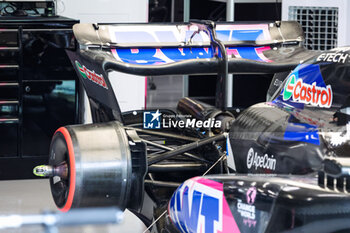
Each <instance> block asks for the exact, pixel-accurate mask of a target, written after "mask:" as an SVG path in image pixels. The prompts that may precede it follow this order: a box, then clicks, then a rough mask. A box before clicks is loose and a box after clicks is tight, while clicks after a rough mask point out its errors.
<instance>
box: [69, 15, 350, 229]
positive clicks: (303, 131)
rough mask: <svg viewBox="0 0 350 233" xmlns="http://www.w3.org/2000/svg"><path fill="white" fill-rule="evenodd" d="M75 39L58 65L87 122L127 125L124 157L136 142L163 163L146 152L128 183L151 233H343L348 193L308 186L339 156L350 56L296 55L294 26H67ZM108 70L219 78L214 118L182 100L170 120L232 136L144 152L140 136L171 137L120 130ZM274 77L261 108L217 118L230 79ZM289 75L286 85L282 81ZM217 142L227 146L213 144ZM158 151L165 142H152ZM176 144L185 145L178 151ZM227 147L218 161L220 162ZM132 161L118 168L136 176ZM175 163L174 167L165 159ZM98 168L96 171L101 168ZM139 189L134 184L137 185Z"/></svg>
mask: <svg viewBox="0 0 350 233" xmlns="http://www.w3.org/2000/svg"><path fill="white" fill-rule="evenodd" d="M74 33H75V36H76V39H77V40H78V42H79V48H77V50H76V51H67V53H68V55H69V57H70V59H71V61H72V64H73V66H74V67H75V69H76V72H77V73H78V75H79V77H80V80H81V82H82V84H83V86H84V88H85V90H86V92H87V95H88V98H89V101H90V106H91V111H92V118H93V122H94V123H102V125H103V126H105V125H108V123H107V122H110V121H115V120H116V121H118V122H121V123H123V124H125V126H124V125H123V126H121V127H125V128H123V129H124V130H125V131H126V135H127V138H128V143H129V144H130V145H133V143H135V142H141V141H142V140H143V142H144V143H146V144H147V148H148V149H149V147H151V146H156V147H157V149H159V148H161V149H162V150H165V151H166V152H164V153H161V154H159V151H157V150H154V148H152V150H151V151H155V152H154V153H151V154H148V155H147V163H146V165H148V169H147V171H146V172H145V171H144V169H142V174H138V176H136V177H137V178H140V177H144V172H145V173H146V177H147V178H148V180H147V182H145V194H146V195H145V196H146V197H145V200H144V202H143V206H142V207H141V206H137V208H133V210H134V212H135V214H137V216H139V217H140V219H142V220H143V221H144V222H145V223H146V225H149V226H152V225H151V221H152V219H157V218H158V217H160V221H159V222H157V224H156V227H153V228H152V230H153V231H154V232H169V231H170V232H176V231H180V232H284V231H285V232H330V231H335V232H337V231H343V230H345V229H349V227H350V226H349V224H347V223H346V221H344V219H345V218H347V217H349V211H348V210H347V205H348V204H347V203H348V201H349V196H348V194H347V193H346V192H347V191H346V190H348V189H347V188H349V190H350V185H348V183H349V184H350V181H349V182H348V183H347V179H346V178H345V179H340V180H339V181H338V183H337V182H334V181H332V180H333V178H332V179H330V180H329V181H330V183H329V185H328V183H327V182H326V183H327V185H324V186H326V187H328V189H325V188H322V187H319V186H318V182H320V183H322V182H321V181H322V179H323V184H324V183H325V180H327V181H328V178H327V175H323V176H317V175H316V172H317V171H323V168H324V161H325V159H327V158H338V157H348V154H349V141H350V139H349V135H350V133H349V132H350V128H349V126H348V124H347V122H348V114H349V113H350V111H348V107H350V106H349V103H350V102H349V101H348V99H349V98H348V96H349V95H348V93H349V90H350V89H349V86H350V85H348V84H349V83H350V82H349V81H350V80H349V77H350V75H349V73H348V71H349V64H350V63H349V60H350V53H349V51H350V49H349V48H340V49H335V50H332V51H328V52H313V51H308V50H305V49H304V48H303V46H302V41H303V39H304V38H303V33H302V31H301V29H300V26H299V25H298V24H297V23H295V22H275V23H258V24H249V23H248V24H234V23H223V24H217V25H215V24H214V23H212V22H201V23H198V22H196V23H190V24H178V25H176V24H175V25H144V24H134V25H120V24H116V25H103V24H102V25H91V24H81V25H75V26H74ZM112 70H115V71H120V72H125V73H129V74H136V75H165V74H169V75H170V74H217V75H218V78H217V86H216V107H217V109H214V110H213V109H210V108H207V109H206V108H204V107H203V106H200V107H198V105H200V104H198V103H197V102H191V101H190V100H182V101H180V103H181V104H183V105H184V106H182V105H181V104H180V109H182V110H183V111H185V112H186V111H187V112H194V114H192V113H191V114H190V115H192V116H193V117H196V116H195V115H196V113H198V116H200V117H203V118H205V117H207V116H213V115H211V114H209V113H218V114H216V115H215V117H216V116H218V115H221V117H223V118H221V119H224V120H223V122H225V123H228V125H229V126H230V127H222V128H221V131H220V130H218V131H219V133H217V134H218V135H214V134H215V133H216V132H214V131H210V130H208V131H205V130H203V129H201V128H200V127H199V128H196V129H192V130H187V131H186V129H181V130H179V129H178V128H176V129H172V132H173V133H174V132H175V134H178V135H175V136H174V135H172V136H171V135H170V137H171V138H172V139H173V141H175V142H176V144H175V145H176V147H175V148H171V147H167V146H166V145H163V144H161V145H159V144H157V143H154V142H152V141H151V142H150V141H149V140H148V139H149V138H150V136H149V135H157V136H162V137H163V136H164V137H169V134H166V133H164V132H149V131H148V132H147V131H142V130H141V129H135V128H132V127H129V126H128V123H127V122H128V121H130V119H124V118H126V116H131V114H130V113H129V114H125V113H121V111H120V108H119V105H118V101H117V99H116V96H115V94H114V92H113V88H112V86H111V84H110V82H109V78H108V72H109V71H112ZM292 70H293V71H292ZM291 71H292V72H291ZM276 72H284V74H283V75H282V77H285V78H284V81H283V82H282V81H281V82H280V83H279V84H278V85H277V87H273V88H272V89H273V90H272V89H271V90H270V91H269V94H270V97H271V98H270V100H271V101H270V102H266V103H260V104H257V105H254V106H252V107H250V108H248V109H246V110H245V111H243V112H242V113H241V114H240V115H239V116H238V117H237V118H236V119H234V117H233V116H232V114H225V113H224V112H223V110H224V109H223V106H225V99H224V96H225V91H226V86H225V80H226V77H227V74H228V73H276ZM288 72H291V73H290V74H289V75H287V73H288ZM198 111H199V112H198ZM201 111H202V112H201ZM135 112H136V111H135ZM141 112H142V111H141ZM137 114H138V112H136V114H135V115H137ZM153 114H160V113H159V111H157V112H155V113H153ZM143 116H144V115H143ZM225 117H226V118H225ZM153 118H156V117H154V115H153ZM151 121H152V120H151ZM231 124H232V125H231ZM160 127H161V124H160V123H159V128H160ZM228 128H230V130H229V132H227V129H228ZM93 129H94V125H93V124H92V125H90V126H88V127H87V130H86V132H85V133H87V134H89V135H91V137H92V136H93ZM348 129H349V131H348ZM155 131H157V130H155ZM141 134H146V135H147V137H146V139H144V138H142V137H141V138H140V137H139V136H140V135H141ZM213 135H214V136H213ZM227 135H228V136H227ZM143 136H144V135H143ZM101 137H102V136H101ZM225 137H226V138H227V141H226V143H221V142H220V140H222V139H224V138H225ZM159 140H163V138H161V139H159V138H156V139H155V141H159ZM186 140H187V141H190V142H191V143H188V144H183V143H185V142H186ZM183 141H185V142H183ZM179 142H180V143H179ZM77 144H79V143H77ZM164 144H165V141H164ZM179 144H180V145H179ZM202 145H206V146H207V147H204V149H203V150H201V151H200V152H199V153H198V151H194V150H193V149H197V148H198V147H200V146H202ZM225 146H227V147H226V152H227V156H223V155H222V152H223V151H222V148H225ZM130 147H131V146H130ZM86 151H89V150H86ZM117 152H120V151H117ZM188 152H193V153H194V154H193V153H188ZM186 153H187V154H186ZM139 154H143V155H145V153H139ZM139 154H137V153H134V155H133V156H131V157H132V161H129V160H128V162H130V163H131V164H132V165H137V166H135V167H136V168H137V167H138V166H140V164H139V163H142V164H141V165H145V162H144V161H143V160H137V159H138V157H140V155H139ZM176 155H178V156H179V157H180V160H179V158H177V160H176V159H175V156H176ZM183 155H185V156H183ZM81 156H82V157H83V155H81ZM84 156H86V155H84ZM181 156H183V157H186V156H187V158H188V157H190V158H191V159H195V161H196V162H197V163H191V168H196V167H197V168H198V167H199V168H200V169H198V170H191V171H188V170H187V173H186V172H184V171H185V169H184V168H186V167H185V166H184V165H183V164H186V163H183V162H184V160H183V157H181ZM101 160H102V159H101ZM203 160H204V163H203ZM225 160H226V161H225ZM179 161H180V162H179ZM198 161H200V162H201V163H199V162H198ZM223 161H225V162H223ZM98 162H101V163H103V164H105V163H104V161H103V160H102V161H98ZM185 162H188V160H185ZM191 162H193V161H191ZM179 164H181V165H179ZM187 165H188V163H187ZM196 165H199V166H196ZM203 165H204V166H203ZM176 166H178V167H176ZM140 167H142V166H140ZM166 167H167V168H169V169H164V168H166ZM136 168H135V169H132V170H133V171H132V172H129V173H128V175H129V176H130V177H131V176H133V175H134V176H135V174H137V173H135V171H137V169H136ZM180 168H181V169H182V170H180ZM203 168H205V169H207V170H206V171H205V172H204V174H207V173H208V172H211V174H218V175H211V176H203V177H195V178H190V179H189V180H187V181H185V182H184V183H183V184H181V185H180V187H178V185H179V183H182V182H183V181H184V180H186V179H187V178H188V176H189V177H193V176H201V175H202V174H203ZM229 168H230V169H229ZM176 169H178V170H176ZM334 170H337V169H334ZM338 170H339V169H338ZM340 170H341V169H340ZM157 172H158V173H157ZM165 172H166V173H165ZM346 172H347V170H346V169H345V170H341V172H340V173H344V174H345V173H346ZM101 173H103V172H101ZM159 173H161V174H159ZM229 173H242V174H244V175H232V174H229ZM254 173H255V174H254ZM164 174H166V175H164ZM257 174H258V175H257ZM270 174H273V175H271V176H269V175H270ZM276 174H279V175H280V174H288V175H290V174H297V175H306V176H277V175H276ZM344 174H342V175H344ZM317 177H318V178H319V179H317ZM322 177H323V178H322ZM166 178H169V179H168V180H166ZM338 178H339V177H335V178H334V179H336V180H338ZM157 179H158V180H157ZM320 180H321V181H320ZM125 182H127V180H125ZM176 182H179V183H176ZM332 182H333V183H332ZM136 183H137V182H136ZM139 183H142V184H143V180H142V182H139ZM348 186H349V187H348ZM177 187H178V189H176V188H177ZM335 187H337V188H335ZM79 188H80V187H79ZM175 189H176V190H175ZM132 195H133V194H132V193H130V196H132ZM127 196H128V195H127ZM171 196H172V197H171ZM170 197H171V198H170ZM169 199H170V201H169ZM124 207H125V206H123V208H124ZM139 209H140V211H138V210H139ZM165 213H167V215H166V214H165ZM163 216H166V217H165V218H164V217H163ZM324 220H327V222H328V223H329V224H327V223H325V222H322V221H324Z"/></svg>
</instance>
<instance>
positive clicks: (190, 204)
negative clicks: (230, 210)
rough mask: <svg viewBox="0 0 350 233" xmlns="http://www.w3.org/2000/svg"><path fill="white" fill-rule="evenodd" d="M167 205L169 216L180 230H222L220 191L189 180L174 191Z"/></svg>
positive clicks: (215, 232) (206, 232) (209, 231)
mask: <svg viewBox="0 0 350 233" xmlns="http://www.w3.org/2000/svg"><path fill="white" fill-rule="evenodd" d="M169 207H170V208H169V209H170V217H171V219H172V220H173V222H174V223H175V225H176V226H177V227H178V229H180V230H181V232H200V233H202V232H205V233H218V232H222V228H223V193H222V191H219V190H216V189H214V188H211V187H209V186H206V185H203V184H199V183H196V182H194V181H192V180H189V181H186V182H185V183H184V184H183V185H182V186H180V187H179V189H178V190H177V191H176V192H175V194H174V196H173V197H172V199H171V201H170V204H169Z"/></svg>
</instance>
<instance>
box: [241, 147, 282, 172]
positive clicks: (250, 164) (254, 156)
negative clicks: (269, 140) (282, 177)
mask: <svg viewBox="0 0 350 233" xmlns="http://www.w3.org/2000/svg"><path fill="white" fill-rule="evenodd" d="M247 168H248V169H251V168H254V169H255V170H257V169H258V168H263V169H269V170H273V171H274V170H275V169H276V159H275V158H274V156H273V155H272V156H271V158H270V157H269V155H268V154H264V155H263V156H259V155H258V153H257V152H254V149H253V148H250V149H249V151H248V154H247Z"/></svg>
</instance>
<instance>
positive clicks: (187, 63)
mask: <svg viewBox="0 0 350 233" xmlns="http://www.w3.org/2000/svg"><path fill="white" fill-rule="evenodd" d="M73 31H74V35H75V38H76V40H77V42H78V48H77V50H76V51H74V52H73V51H68V55H69V57H70V59H71V61H72V63H73V65H74V67H75V69H76V71H77V73H78V75H79V77H81V78H82V81H83V84H84V87H85V89H86V91H87V94H88V96H89V97H90V98H92V99H93V100H95V101H97V102H98V103H100V104H102V105H107V106H108V108H111V109H116V110H117V111H118V112H120V110H119V107H117V106H118V103H117V101H116V99H115V96H114V93H113V91H106V90H112V87H111V85H110V83H109V80H108V72H109V71H112V70H115V71H119V72H124V73H129V74H134V75H142V76H149V75H153V76H154V75H174V74H184V75H196V74H217V75H218V81H217V95H216V105H217V107H219V108H222V107H223V106H225V103H224V102H225V98H224V96H225V89H226V87H225V79H226V77H227V75H228V73H277V72H283V71H288V70H292V69H294V67H296V66H297V65H298V64H300V63H301V62H302V61H305V60H307V59H310V58H311V57H313V56H314V55H315V52H313V51H308V50H306V49H305V48H304V47H303V41H304V34H303V31H302V28H301V26H300V25H299V24H298V23H297V22H289V21H282V22H274V23H245V24H237V23H217V24H215V23H213V22H211V21H200V22H191V23H188V24H183V23H182V24H76V25H74V27H73ZM90 76H91V77H90ZM87 80H90V82H89V81H87ZM91 80H92V82H91ZM93 83H95V85H96V84H97V85H98V86H99V87H96V86H94V85H93ZM118 115H120V114H118ZM118 118H119V117H118Z"/></svg>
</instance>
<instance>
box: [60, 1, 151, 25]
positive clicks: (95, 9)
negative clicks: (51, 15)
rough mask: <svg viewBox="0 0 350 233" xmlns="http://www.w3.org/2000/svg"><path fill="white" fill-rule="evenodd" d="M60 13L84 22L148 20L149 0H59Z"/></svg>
mask: <svg viewBox="0 0 350 233" xmlns="http://www.w3.org/2000/svg"><path fill="white" fill-rule="evenodd" d="M57 5H58V6H57V13H58V14H59V15H63V16H67V17H71V18H76V19H80V20H81V22H83V23H96V22H97V23H120V22H129V23H131V22H147V21H148V0H128V1H124V0H57Z"/></svg>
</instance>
